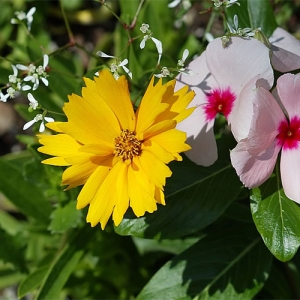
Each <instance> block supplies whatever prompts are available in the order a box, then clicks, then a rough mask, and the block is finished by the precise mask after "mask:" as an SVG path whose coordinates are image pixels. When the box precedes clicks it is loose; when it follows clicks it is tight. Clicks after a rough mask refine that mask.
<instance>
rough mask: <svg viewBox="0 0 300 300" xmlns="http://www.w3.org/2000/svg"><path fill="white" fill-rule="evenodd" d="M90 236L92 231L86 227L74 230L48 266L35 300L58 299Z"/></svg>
mask: <svg viewBox="0 0 300 300" xmlns="http://www.w3.org/2000/svg"><path fill="white" fill-rule="evenodd" d="M92 235H93V229H91V228H90V227H89V226H88V225H85V227H84V228H82V229H80V230H76V232H75V233H74V235H73V236H72V238H71V239H70V241H69V242H68V243H67V244H66V245H65V246H64V247H63V249H62V250H61V252H60V253H59V255H58V256H57V257H56V259H55V261H54V262H53V264H52V265H51V266H50V268H49V270H48V273H47V274H46V277H45V278H44V281H43V283H42V286H41V288H40V290H39V293H38V295H37V297H36V300H42V299H43V300H44V299H57V298H58V295H59V293H60V291H61V290H62V288H63V286H64V285H65V283H66V282H67V280H68V278H69V277H70V275H71V273H72V272H73V270H74V269H75V267H76V265H77V263H78V262H79V260H80V259H81V257H82V256H83V254H84V249H85V247H86V244H87V242H88V241H89V240H90V239H91V237H92Z"/></svg>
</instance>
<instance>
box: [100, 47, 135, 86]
mask: <svg viewBox="0 0 300 300" xmlns="http://www.w3.org/2000/svg"><path fill="white" fill-rule="evenodd" d="M97 55H99V56H100V57H107V58H114V59H115V60H116V62H115V63H112V64H111V65H110V71H111V72H112V74H113V75H114V77H115V79H117V80H118V79H119V77H120V74H119V72H118V69H119V68H120V67H121V68H122V69H123V70H124V71H125V72H126V73H127V74H128V76H129V77H130V78H131V79H132V73H131V72H130V70H129V69H128V68H127V67H126V65H127V64H128V59H127V58H125V59H123V60H122V61H121V59H120V58H119V57H116V56H112V55H108V54H105V53H104V52H102V51H98V52H97ZM96 75H98V72H97V73H96Z"/></svg>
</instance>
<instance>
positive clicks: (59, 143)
mask: <svg viewBox="0 0 300 300" xmlns="http://www.w3.org/2000/svg"><path fill="white" fill-rule="evenodd" d="M39 142H40V143H41V144H42V145H44V146H42V147H39V148H38V151H40V152H42V153H45V154H49V155H52V156H59V157H62V158H66V157H71V156H78V155H80V153H79V152H78V149H79V148H80V147H81V145H80V144H79V143H78V142H77V141H76V140H74V139H73V138H71V137H70V136H69V135H67V134H56V135H46V134H45V135H42V134H41V135H39ZM48 164H49V161H48Z"/></svg>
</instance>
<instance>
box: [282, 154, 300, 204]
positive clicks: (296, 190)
mask: <svg viewBox="0 0 300 300" xmlns="http://www.w3.org/2000/svg"><path fill="white" fill-rule="evenodd" d="M280 173H281V182H282V186H283V189H284V192H285V194H286V196H287V197H288V198H290V199H292V200H294V201H296V202H297V203H300V151H299V149H293V150H290V149H288V150H284V149H283V150H282V152H281V161H280Z"/></svg>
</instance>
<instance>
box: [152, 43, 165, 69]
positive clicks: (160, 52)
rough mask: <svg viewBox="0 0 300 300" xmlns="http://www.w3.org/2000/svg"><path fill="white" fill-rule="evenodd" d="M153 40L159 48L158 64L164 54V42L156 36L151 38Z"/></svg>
mask: <svg viewBox="0 0 300 300" xmlns="http://www.w3.org/2000/svg"><path fill="white" fill-rule="evenodd" d="M151 40H152V41H153V42H154V44H155V46H156V49H157V52H158V60H157V64H158V65H159V63H160V59H161V56H162V51H163V49H162V42H161V41H160V40H158V39H156V38H151Z"/></svg>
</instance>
